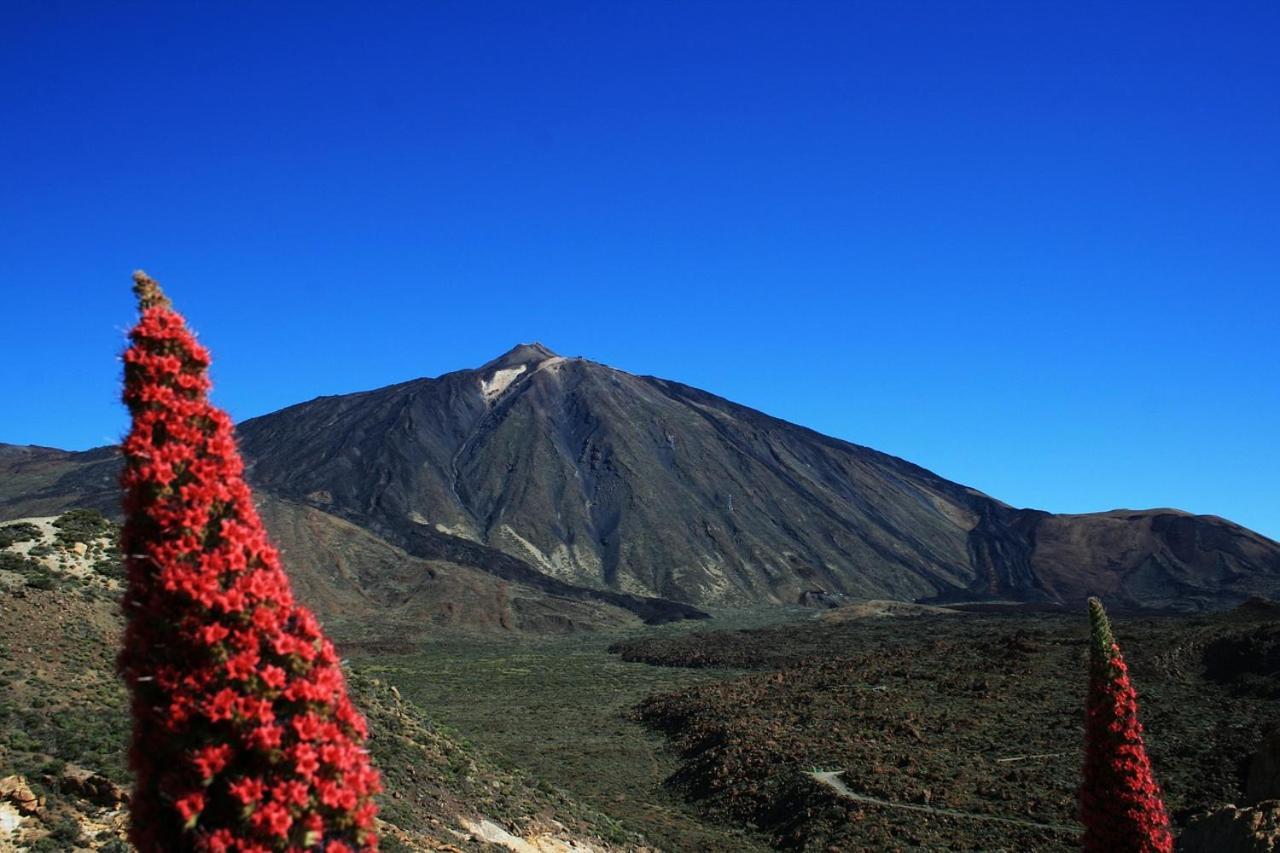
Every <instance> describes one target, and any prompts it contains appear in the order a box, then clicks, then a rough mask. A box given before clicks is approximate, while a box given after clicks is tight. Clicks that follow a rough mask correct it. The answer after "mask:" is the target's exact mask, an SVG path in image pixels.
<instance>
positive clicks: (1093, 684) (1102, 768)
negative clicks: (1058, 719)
mask: <svg viewBox="0 0 1280 853" xmlns="http://www.w3.org/2000/svg"><path fill="white" fill-rule="evenodd" d="M1089 618H1090V622H1091V623H1092V635H1091V640H1090V653H1089V698H1088V703H1087V708H1086V710H1087V717H1086V719H1085V761H1084V783H1083V785H1082V786H1081V788H1080V818H1081V821H1082V822H1083V823H1084V826H1085V833H1084V849H1085V850H1086V851H1097V853H1104V851H1107V853H1127V851H1133V852H1134V853H1172V851H1173V835H1172V834H1171V832H1170V831H1169V815H1168V813H1167V812H1166V811H1165V807H1164V800H1163V798H1162V797H1161V793H1160V786H1159V785H1158V784H1157V783H1156V779H1155V775H1154V773H1153V772H1152V769H1151V761H1150V759H1148V757H1147V749H1146V746H1145V744H1144V743H1143V738H1142V723H1140V722H1139V721H1138V693H1137V691H1136V690H1134V688H1133V684H1132V683H1131V682H1130V681H1129V668H1128V666H1126V665H1125V662H1124V658H1123V657H1122V656H1121V654H1120V647H1119V646H1118V645H1116V642H1115V639H1114V637H1113V636H1112V633H1111V623H1110V622H1109V621H1108V620H1107V614H1106V612H1105V611H1104V610H1103V609H1102V602H1100V601H1098V599H1096V598H1091V599H1089Z"/></svg>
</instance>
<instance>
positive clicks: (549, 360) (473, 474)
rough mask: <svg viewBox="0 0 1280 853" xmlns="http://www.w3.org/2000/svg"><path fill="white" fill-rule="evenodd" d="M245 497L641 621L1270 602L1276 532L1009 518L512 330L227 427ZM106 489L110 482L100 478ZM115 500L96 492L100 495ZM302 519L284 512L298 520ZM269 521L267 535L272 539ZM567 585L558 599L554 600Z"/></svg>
mask: <svg viewBox="0 0 1280 853" xmlns="http://www.w3.org/2000/svg"><path fill="white" fill-rule="evenodd" d="M239 435H240V440H241V443H242V446H243V450H244V451H245V454H246V456H247V458H248V459H249V476H250V479H251V481H252V482H253V483H254V486H255V488H256V489H257V490H258V492H259V494H261V495H263V496H264V497H265V498H266V499H268V500H279V501H285V502H287V503H288V504H289V505H290V506H293V507H305V508H307V510H308V511H313V512H319V513H323V514H324V515H325V516H326V517H331V518H333V519H337V520H339V521H342V522H345V523H348V524H351V525H354V526H356V527H358V528H360V529H361V530H362V531H364V532H366V533H368V534H370V535H372V536H375V537H377V538H378V539H380V540H382V541H384V542H386V543H388V544H389V545H390V546H392V547H395V548H398V549H401V550H403V551H404V552H406V553H407V554H410V555H412V556H413V557H415V558H418V559H424V560H438V561H447V562H449V563H451V564H453V565H458V566H465V567H470V568H473V569H478V570H480V571H482V572H484V573H486V574H488V575H491V576H493V575H496V576H498V577H501V578H504V579H506V580H508V581H512V582H516V583H520V584H526V585H529V584H533V585H537V584H539V583H555V584H560V586H556V587H555V588H554V590H547V592H551V593H552V594H558V595H570V596H573V595H589V593H587V592H584V591H595V593H594V594H598V595H602V596H626V598H609V599H606V600H605V603H607V604H611V605H620V606H622V607H624V608H626V609H628V610H630V611H631V612H635V613H640V614H641V615H643V616H644V617H645V618H653V617H654V615H655V614H653V613H648V614H646V613H644V612H642V611H644V608H645V607H649V608H651V609H653V610H655V611H657V612H660V613H661V614H662V615H660V616H658V618H673V617H675V616H678V615H693V614H691V613H687V612H684V611H672V610H670V607H672V606H674V605H668V604H650V605H642V604H640V602H644V601H650V602H652V601H655V600H660V601H664V602H680V603H684V604H685V605H686V606H687V605H694V606H710V605H734V606H737V605H753V604H758V603H790V602H795V601H798V600H801V599H802V598H804V599H805V600H814V598H815V597H816V598H819V599H824V598H825V599H831V598H839V597H840V596H848V597H859V598H890V599H898V600H916V601H922V602H931V603H937V602H955V601H970V600H978V601H989V600H1009V601H1019V602H1039V603H1064V602H1071V603H1075V602H1078V601H1079V600H1080V599H1081V598H1082V597H1084V596H1085V595H1087V594H1100V595H1103V596H1104V597H1106V598H1107V600H1108V602H1109V604H1111V605H1112V606H1113V607H1151V608H1174V609H1180V610H1192V611H1195V610H1206V609H1216V608H1222V607H1227V606H1233V605H1235V604H1238V603H1240V602H1241V601H1243V600H1245V599H1246V598H1248V597H1249V596H1251V595H1264V596H1270V597H1276V596H1277V595H1280V544H1277V543H1276V542H1274V541H1272V540H1270V539H1267V538H1265V537H1262V536H1260V535H1258V534H1256V533H1253V532H1251V531H1249V530H1246V529H1245V528H1242V527H1240V526H1238V525H1235V524H1232V523H1231V522H1228V521H1226V520H1224V519H1221V518H1217V517H1213V516H1193V515H1189V514H1187V513H1182V512H1179V511H1176V510H1167V509H1157V510H1145V511H1125V510H1116V511H1112V512H1106V513H1097V514H1090V515H1053V514H1050V513H1045V512H1040V511H1037V510H1031V509H1017V508H1014V507H1011V506H1008V505H1007V504H1004V503H1001V502H1000V501H998V500H995V499H994V498H991V497H989V496H987V495H984V494H982V493H981V492H978V491H976V490H974V489H972V488H969V487H966V486H962V485H959V484H956V483H953V482H950V481H948V480H945V479H943V478H941V477H939V476H937V475H936V474H933V473H931V472H929V471H927V470H925V469H923V468H920V467H919V466H916V465H913V464H911V463H909V462H906V461H904V460H902V459H898V458H896V457H893V456H889V455H887V454H884V453H880V452H878V451H875V450H872V449H870V448H867V447H862V446H859V445H855V444H851V443H848V442H845V441H841V440H838V439H834V438H831V437H828V436H824V435H821V434H819V433H816V432H814V431H812V430H809V429H805V428H803V427H800V426H796V425H794V424H790V423H787V422H785V421H782V420H779V419H777V418H773V417H770V416H768V415H765V414H763V413H761V412H758V411H755V410H753V409H750V408H747V407H744V406H740V405H737V404H735V403H732V402H730V401H728V400H725V399H723V398H720V397H717V396H714V395H712V394H709V393H707V392H705V391H700V390H698V389H695V388H691V387H689V386H686V385H681V384H679V383H676V382H671V381H667V380H663V379H658V378H655V377H650V376H636V375H632V374H629V373H626V372H623V371H620V370H616V369H613V368H610V367H607V366H605V365H602V364H598V363H595V362H592V361H590V360H587V359H584V358H563V357H561V356H558V355H556V354H555V353H553V352H551V351H550V350H548V349H547V348H546V347H544V346H542V345H540V344H523V345H520V346H517V347H516V348H514V349H512V350H511V351H510V352H507V353H505V354H504V355H502V356H500V357H499V358H497V359H495V360H493V361H491V362H489V363H488V364H485V365H483V366H482V367H480V368H478V369H475V370H462V371H457V372H454V373H449V374H445V375H443V376H440V377H438V378H434V379H416V380H412V381H409V382H404V383H401V384H398V385H392V386H389V387H386V388H380V389H377V390H374V391H368V392H363V393H356V394H346V395H341V396H334V397H321V398H318V399H315V400H312V401H310V402H306V403H301V404H299V405H295V406H291V407H289V408H286V409H282V410H280V411H278V412H274V413H272V414H269V415H265V416H262V417H259V418H254V419H251V420H248V421H245V422H244V423H243V424H241V425H240V427H239ZM115 464H116V463H115V462H114V458H113V456H112V454H111V451H110V450H109V449H99V450H94V451H89V452H87V453H84V454H66V453H64V452H61V451H53V450H42V449H21V448H11V447H10V448H4V449H0V474H3V481H0V514H4V515H6V516H8V517H15V516H16V515H33V514H37V511H38V512H42V513H45V514H47V513H49V512H51V511H53V510H56V509H59V508H63V507H64V506H65V505H66V504H65V503H59V501H63V500H72V498H73V497H74V500H75V501H79V502H81V503H85V504H88V505H93V506H103V507H104V508H109V507H108V504H110V505H113V502H114V500H115V497H114V494H113V493H112V492H113V489H114V487H113V486H112V485H111V484H112V482H113V477H114V465H115ZM104 484H106V486H107V488H105V489H104V488H103V486H104ZM108 496H109V501H108ZM299 511H300V510H299ZM273 532H274V531H273ZM570 591H572V592H570Z"/></svg>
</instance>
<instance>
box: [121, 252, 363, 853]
mask: <svg viewBox="0 0 1280 853" xmlns="http://www.w3.org/2000/svg"><path fill="white" fill-rule="evenodd" d="M133 278H134V293H135V294H137V297H138V303H139V309H140V311H141V317H140V318H139V320H138V324H137V325H136V326H135V327H134V328H133V331H131V332H130V333H129V339H130V341H131V346H130V347H129V349H128V351H127V352H125V354H124V402H125V404H126V405H127V406H128V407H129V412H130V414H131V415H132V416H133V428H132V430H131V431H130V433H129V437H128V438H127V439H126V440H125V443H124V460H125V467H124V474H123V475H122V477H121V484H122V485H123V487H124V491H125V496H124V510H125V515H126V520H125V526H124V532H123V534H122V539H121V542H122V547H123V549H124V553H125V560H126V565H127V567H128V575H129V582H128V590H127V592H126V594H125V597H124V610H125V616H126V618H127V619H128V627H127V629H126V631H125V637H124V649H123V651H121V653H120V659H119V667H120V672H121V674H122V675H123V677H124V679H125V681H126V682H127V683H128V686H129V689H130V691H131V693H132V698H133V742H132V746H131V748H130V753H129V762H130V766H131V767H132V768H133V771H134V773H135V776H136V782H135V788H134V795H133V799H132V802H131V806H130V808H131V809H132V815H131V818H132V820H131V826H130V838H131V840H132V841H133V843H134V844H135V845H136V846H137V848H138V849H139V851H142V853H152V851H166V853H167V851H181V850H197V851H211V853H221V851H227V853H230V851H238V853H267V851H285V850H288V851H301V850H315V851H324V853H350V851H355V850H361V851H374V850H376V849H377V844H378V840H377V836H376V835H374V832H373V823H374V816H375V814H376V811H377V808H376V806H375V805H374V802H373V794H375V793H376V792H377V791H378V790H379V783H378V774H377V772H376V771H374V769H373V768H372V766H371V765H370V762H369V756H368V753H367V752H366V750H365V749H363V741H364V738H365V723H364V719H363V718H362V717H361V716H360V713H359V712H358V711H356V709H355V708H354V707H353V706H352V704H351V701H350V700H349V699H348V698H347V692H346V686H345V684H344V682H343V678H342V671H341V670H340V669H339V665H338V658H337V656H336V655H335V654H334V649H333V644H332V643H330V642H329V640H328V639H326V638H325V636H324V635H323V634H322V633H321V630H320V626H319V625H318V624H317V622H316V619H315V617H314V616H312V614H311V613H310V611H308V610H306V609H305V608H303V607H300V606H299V605H297V604H295V603H294V601H293V595H292V593H291V592H290V589H289V581H288V579H287V578H286V577H285V574H284V572H283V571H282V570H281V568H280V559H279V556H278V555H277V553H276V550H275V548H273V547H272V546H271V544H270V543H269V542H268V541H267V537H266V533H265V531H264V528H263V526H262V522H261V520H260V519H259V517H258V513H257V511H256V510H255V509H254V506H253V501H252V495H251V494H250V492H249V487H248V486H247V485H245V482H244V478H243V476H242V475H243V468H244V466H243V463H242V462H241V460H240V455H239V452H238V451H237V449H236V444H235V440H234V438H233V437H232V425H231V418H230V417H228V416H227V414H226V413H225V412H223V411H222V410H221V409H218V408H216V407H214V406H213V405H211V404H210V403H209V401H208V398H207V394H208V391H209V380H208V378H207V376H206V370H207V369H208V367H209V353H208V352H207V351H206V350H205V349H204V347H202V346H200V345H199V344H198V343H196V340H195V338H194V337H193V336H192V334H191V332H190V331H188V330H187V327H186V323H185V321H184V320H183V318H182V316H181V315H179V314H178V313H177V312H175V311H174V310H173V307H172V306H171V304H170V303H169V300H168V299H167V298H166V297H165V295H164V293H163V292H161V290H160V286H159V285H158V284H156V282H154V281H152V280H151V279H150V278H148V277H147V276H146V275H145V274H144V273H140V272H139V273H136V274H135V275H134V277H133Z"/></svg>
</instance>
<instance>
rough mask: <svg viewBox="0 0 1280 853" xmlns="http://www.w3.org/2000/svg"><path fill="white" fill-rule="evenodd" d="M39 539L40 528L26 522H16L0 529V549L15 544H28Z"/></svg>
mask: <svg viewBox="0 0 1280 853" xmlns="http://www.w3.org/2000/svg"><path fill="white" fill-rule="evenodd" d="M39 538H40V528H39V527H36V526H35V525H34V524H32V523H30V522H27V521H18V522H15V523H13V524H6V525H4V526H3V527H0V548H8V547H9V546H10V545H12V544H14V543H15V542H30V541H31V540H33V539H39Z"/></svg>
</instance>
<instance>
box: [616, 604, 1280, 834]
mask: <svg viewBox="0 0 1280 853" xmlns="http://www.w3.org/2000/svg"><path fill="white" fill-rule="evenodd" d="M1273 618H1274V617H1273V615H1272V614H1270V613H1262V614H1244V613H1238V614H1235V615H1232V616H1215V617H1206V618H1199V619H1185V618H1162V619H1128V620H1123V621H1120V622H1119V623H1118V624H1117V628H1116V634H1117V636H1118V637H1122V638H1123V642H1124V646H1125V650H1126V658H1127V659H1128V661H1129V663H1130V667H1131V669H1130V671H1131V672H1132V674H1133V678H1134V682H1135V683H1136V685H1137V687H1138V690H1139V693H1140V694H1141V696H1142V712H1143V719H1144V722H1145V724H1146V730H1147V745H1148V748H1149V749H1150V752H1151V756H1152V761H1153V764H1154V765H1155V770H1156V775H1157V778H1159V779H1160V780H1161V782H1162V783H1163V784H1164V787H1165V792H1166V795H1167V799H1166V801H1167V803H1168V805H1169V808H1170V811H1171V812H1172V815H1173V818H1174V822H1175V824H1181V823H1183V822H1185V820H1186V819H1187V818H1188V817H1190V816H1191V815H1192V814H1194V813H1196V812H1197V811H1200V810H1203V809H1205V808H1208V807H1211V806H1215V805H1218V804H1221V803H1223V802H1231V801H1238V800H1239V798H1240V793H1241V788H1242V783H1243V780H1242V778H1241V768H1242V762H1243V761H1244V760H1245V759H1247V758H1248V757H1249V756H1250V755H1251V754H1252V753H1253V751H1254V750H1255V749H1256V747H1257V745H1258V743H1259V741H1260V740H1261V736H1262V734H1263V732H1264V731H1266V730H1268V729H1270V728H1271V727H1273V726H1275V725H1276V723H1277V722H1280V710H1277V709H1276V707H1275V705H1274V702H1273V701H1271V696H1272V695H1273V692H1274V691H1275V689H1276V687H1277V684H1278V683H1280V673H1278V672H1277V670H1276V669H1275V668H1274V667H1271V668H1269V669H1267V671H1265V672H1258V671H1256V670H1257V669H1259V668H1261V660H1259V666H1258V667H1252V668H1250V667H1240V666H1236V667H1235V668H1234V669H1233V668H1232V667H1233V664H1239V663H1240V662H1241V661H1242V660H1243V659H1244V658H1245V656H1244V655H1240V654H1236V655H1230V654H1228V653H1226V652H1225V651H1223V649H1224V648H1239V647H1241V646H1242V645H1243V646H1245V647H1250V648H1256V647H1257V646H1259V645H1260V644H1266V643H1268V642H1269V641H1268V639H1267V638H1274V637H1275V636H1276V635H1277V632H1280V627H1278V626H1277V625H1276V624H1275V623H1274V622H1273V621H1272V620H1273ZM905 627H906V626H905V625H904V624H903V623H902V622H900V621H897V620H874V619H868V620H857V621H849V622H844V623H832V622H810V623H806V624H799V625H790V626H783V627H776V628H767V629H762V630H751V631H726V632H718V633H699V634H695V635H688V636H685V637H674V638H655V639H646V640H637V641H631V642H625V643H620V644H618V645H616V646H615V649H616V651H617V652H618V653H620V654H622V655H623V656H625V657H626V658H627V659H629V660H633V661H648V662H650V663H653V664H656V665H661V666H680V665H683V664H685V663H688V664H690V665H693V666H697V667H706V666H715V665H717V664H722V663H729V662H732V663H733V664H734V665H736V666H745V667H750V668H752V669H755V670H757V671H756V672H754V673H752V674H749V675H745V676H743V677H740V678H736V679H731V680H727V681H719V682H716V683H712V684H706V685H701V686H698V687H694V688H691V689H682V690H677V691H672V692H668V693H664V694H660V695H656V696H653V697H650V698H648V699H646V700H644V701H642V702H641V703H639V704H638V705H637V707H636V709H635V715H636V718H637V719H639V720H642V721H644V722H646V723H648V724H649V725H651V726H653V727H655V728H656V729H658V730H661V731H663V732H665V733H667V734H668V735H669V736H670V738H671V739H672V742H673V744H674V746H675V748H676V749H677V750H678V752H679V754H680V757H681V759H682V763H681V766H680V768H679V769H678V770H677V771H676V772H675V773H673V774H672V775H671V777H670V778H669V780H668V783H669V784H670V785H671V786H672V787H673V788H674V789H675V790H678V791H679V792H681V793H682V794H683V795H684V796H685V797H687V798H688V799H690V800H691V801H693V802H695V803H697V804H698V805H699V806H700V807H701V808H702V810H703V812H704V814H706V815H708V816H710V817H712V818H714V819H717V820H720V821H722V822H724V823H726V824H732V825H742V824H744V823H745V824H747V825H750V826H754V827H757V828H758V829H759V830H761V831H762V832H764V833H766V834H767V835H768V836H769V838H770V840H771V841H772V843H773V844H775V845H777V846H780V847H783V848H789V849H806V850H808V849H813V850H825V849H879V848H884V847H893V848H900V847H907V848H919V849H966V850H976V849H1009V848H1019V847H1023V848H1034V849H1040V850H1049V849H1062V850H1068V849H1075V848H1077V847H1078V845H1079V837H1078V833H1077V832H1076V831H1075V830H1076V827H1077V824H1076V820H1077V796H1076V795H1077V789H1078V787H1079V784H1080V767H1081V766H1082V761H1083V753H1082V745H1083V722H1084V713H1083V707H1084V704H1083V703H1084V699H1083V696H1084V692H1083V691H1084V688H1085V683H1086V665H1085V661H1086V658H1087V647H1086V643H1087V640H1086V633H1087V628H1086V625H1085V623H1084V620H1083V619H1082V618H1081V617H1080V616H1079V615H1072V616H1070V617H1067V616H1053V615H1028V614H1018V615H1007V616H995V615H984V616H966V617H964V618H953V617H921V618H919V619H918V620H916V621H913V622H911V623H910V630H904V628H905ZM815 770H818V771H839V778H840V779H841V780H842V783H843V785H844V786H845V787H846V788H847V789H848V790H849V791H851V792H853V793H854V794H855V795H856V796H858V797H860V798H861V799H851V798H850V797H848V796H844V795H842V794H840V793H839V792H837V791H836V790H835V789H834V788H833V787H831V786H830V785H824V784H822V783H821V782H820V781H819V780H818V779H815V778H814V775H813V774H812V772H811V771H815ZM820 775H821V774H820ZM873 801H880V802H873ZM903 806H910V807H911V808H904V807H903ZM921 806H923V807H927V810H921V809H920V808H919V807H921ZM997 818H1002V819H1004V820H996V819H997ZM1019 822H1021V823H1019ZM1030 824H1040V825H1041V826H1040V827H1036V826H1032V825H1030ZM1054 827H1062V828H1061V829H1056V828H1054Z"/></svg>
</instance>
